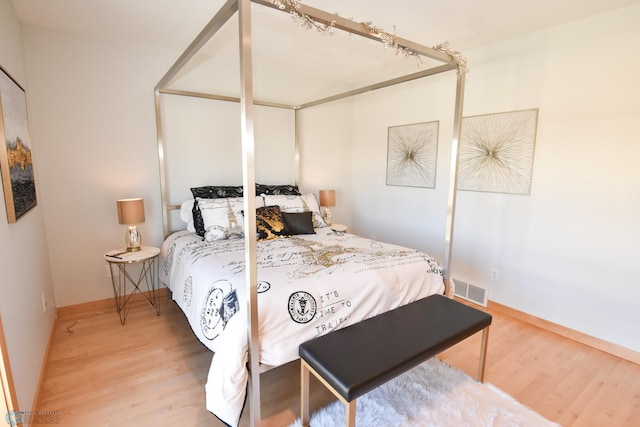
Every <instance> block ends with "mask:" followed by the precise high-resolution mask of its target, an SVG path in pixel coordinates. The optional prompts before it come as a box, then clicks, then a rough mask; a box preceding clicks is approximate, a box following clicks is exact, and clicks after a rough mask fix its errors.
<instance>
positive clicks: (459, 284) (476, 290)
mask: <svg viewBox="0 0 640 427" xmlns="http://www.w3.org/2000/svg"><path fill="white" fill-rule="evenodd" d="M453 282H454V283H455V285H456V289H455V292H454V294H455V295H456V296H457V297H460V298H462V299H465V300H467V301H471V302H475V303H476V304H480V305H481V306H483V307H486V306H487V299H488V298H489V290H488V289H487V288H483V287H481V286H476V285H472V284H470V283H466V282H463V281H462V280H458V279H453Z"/></svg>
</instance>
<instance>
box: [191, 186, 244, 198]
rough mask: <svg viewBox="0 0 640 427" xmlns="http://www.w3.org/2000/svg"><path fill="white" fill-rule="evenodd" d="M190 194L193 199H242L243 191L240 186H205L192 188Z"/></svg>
mask: <svg viewBox="0 0 640 427" xmlns="http://www.w3.org/2000/svg"><path fill="white" fill-rule="evenodd" d="M191 194H193V198H194V199H195V198H196V197H200V198H201V199H223V198H228V197H242V196H243V195H244V190H243V188H242V185H240V186H237V185H235V186H231V185H207V186H204V187H192V188H191Z"/></svg>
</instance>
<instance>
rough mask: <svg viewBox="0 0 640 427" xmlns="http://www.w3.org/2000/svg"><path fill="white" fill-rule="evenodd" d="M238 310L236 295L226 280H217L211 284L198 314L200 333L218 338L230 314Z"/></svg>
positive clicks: (210, 338)
mask: <svg viewBox="0 0 640 427" xmlns="http://www.w3.org/2000/svg"><path fill="white" fill-rule="evenodd" d="M239 310H240V303H239V302H238V295H237V294H236V290H235V289H234V288H233V286H232V285H231V283H229V281H227V280H218V281H215V282H213V283H212V284H211V288H210V289H209V292H207V296H206V297H205V303H204V306H203V307H202V313H201V314H200V327H201V328H202V334H203V335H204V336H205V337H206V338H207V339H208V340H214V339H216V338H218V335H220V333H221V332H222V331H223V330H224V328H225V327H226V326H227V323H228V322H229V319H230V318H231V316H233V315H234V314H236V313H237V312H238V311H239Z"/></svg>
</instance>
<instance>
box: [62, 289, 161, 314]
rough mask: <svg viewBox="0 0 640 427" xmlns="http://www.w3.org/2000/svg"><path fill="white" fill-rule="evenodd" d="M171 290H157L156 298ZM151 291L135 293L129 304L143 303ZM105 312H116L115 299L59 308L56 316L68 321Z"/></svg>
mask: <svg viewBox="0 0 640 427" xmlns="http://www.w3.org/2000/svg"><path fill="white" fill-rule="evenodd" d="M168 292H169V290H168V289H167V288H164V287H163V288H160V289H158V290H156V298H163V297H164V298H166V297H167V295H168ZM149 294H150V291H144V292H142V293H139V292H137V293H135V294H133V295H132V296H131V300H130V301H129V303H136V302H139V301H142V300H143V299H144V296H147V297H149ZM104 310H114V311H115V301H114V299H113V297H111V298H105V299H101V300H96V301H89V302H83V303H80V304H73V305H66V306H64V307H57V308H56V314H57V316H58V320H59V321H67V320H70V319H76V318H78V317H81V316H83V315H86V314H89V313H95V312H98V311H104Z"/></svg>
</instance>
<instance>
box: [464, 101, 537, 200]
mask: <svg viewBox="0 0 640 427" xmlns="http://www.w3.org/2000/svg"><path fill="white" fill-rule="evenodd" d="M537 127H538V109H531V110H521V111H510V112H507V113H494V114H485V115H481V116H472V117H464V118H463V119H462V133H461V136H460V151H459V157H458V159H459V161H458V190H467V191H485V192H492V193H508V194H524V195H527V194H530V193H531V177H532V174H533V156H534V151H535V144H536V131H537Z"/></svg>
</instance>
